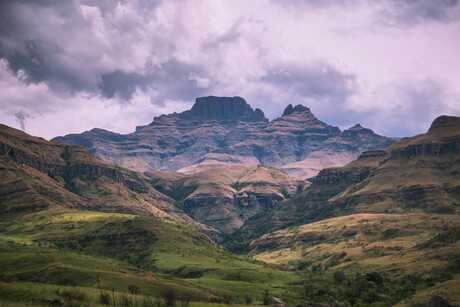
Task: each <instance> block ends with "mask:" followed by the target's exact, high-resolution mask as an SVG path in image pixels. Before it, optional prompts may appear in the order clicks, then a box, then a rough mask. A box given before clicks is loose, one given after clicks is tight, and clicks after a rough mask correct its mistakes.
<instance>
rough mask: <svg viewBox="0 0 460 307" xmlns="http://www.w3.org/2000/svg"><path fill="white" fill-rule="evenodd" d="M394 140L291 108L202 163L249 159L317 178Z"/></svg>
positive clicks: (298, 175)
mask: <svg viewBox="0 0 460 307" xmlns="http://www.w3.org/2000/svg"><path fill="white" fill-rule="evenodd" d="M394 142H395V140H394V139H391V138H387V137H382V136H379V135H377V134H375V133H374V132H373V131H372V130H371V129H366V128H363V127H361V126H360V125H356V126H354V127H352V128H350V129H349V130H345V131H343V132H342V131H340V129H339V128H337V127H333V126H330V125H328V124H326V123H324V122H322V121H320V120H318V119H317V118H316V117H315V116H314V115H313V114H312V112H311V110H310V109H309V108H307V107H305V106H302V105H297V106H295V107H293V106H292V105H288V106H287V108H286V109H285V110H284V112H283V116H281V117H280V118H277V119H275V120H273V121H271V122H270V123H269V124H268V125H267V126H266V127H264V128H262V129H261V130H259V131H254V132H252V133H250V134H248V135H247V137H246V139H245V140H244V141H242V142H240V143H237V144H235V145H232V146H228V147H223V148H220V149H216V150H214V151H213V152H212V153H210V154H208V155H206V156H205V157H204V158H203V159H201V160H200V161H199V163H200V164H201V165H206V164H210V165H212V164H218V163H221V164H222V163H223V162H222V161H225V159H227V161H232V163H234V164H237V163H238V162H235V161H238V159H239V160H240V162H239V163H240V164H245V163H246V161H247V160H249V158H255V159H257V162H258V163H260V164H264V165H270V166H274V167H278V168H281V169H282V170H283V171H285V172H287V173H288V174H291V175H293V176H296V177H300V178H309V177H314V176H315V175H316V174H317V173H318V172H319V171H320V170H321V169H323V168H325V167H331V166H341V165H344V164H346V163H348V162H351V161H352V160H353V159H355V158H357V157H358V156H359V154H360V153H361V152H362V151H364V150H369V149H378V148H382V149H383V148H385V147H387V146H389V145H391V144H392V143H394Z"/></svg>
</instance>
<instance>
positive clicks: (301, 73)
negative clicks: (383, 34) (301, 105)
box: [262, 61, 356, 102]
mask: <svg viewBox="0 0 460 307" xmlns="http://www.w3.org/2000/svg"><path fill="white" fill-rule="evenodd" d="M262 81H264V82H268V83H271V84H273V85H275V86H276V87H277V88H280V89H283V90H288V91H290V92H292V94H294V95H296V96H299V97H304V98H308V99H311V100H321V101H333V102H345V101H346V100H347V99H348V97H349V96H351V95H352V94H353V93H354V92H355V90H356V85H355V81H356V76H354V75H353V74H352V73H347V72H343V71H340V70H339V69H338V68H336V67H334V66H333V65H332V64H330V63H327V62H324V61H315V62H313V63H310V64H307V65H298V64H294V63H286V64H278V66H276V67H272V68H270V69H269V71H268V73H267V75H266V76H265V77H263V78H262Z"/></svg>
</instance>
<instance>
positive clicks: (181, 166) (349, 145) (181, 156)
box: [54, 96, 395, 178]
mask: <svg viewBox="0 0 460 307" xmlns="http://www.w3.org/2000/svg"><path fill="white" fill-rule="evenodd" d="M54 140H55V141H59V142H67V143H72V144H77V145H82V146H84V147H86V148H87V149H88V150H89V151H90V152H91V153H93V154H95V155H97V156H98V157H100V158H101V159H103V160H105V161H108V162H111V163H116V164H117V165H120V166H123V167H126V168H130V169H133V170H138V171H154V170H160V171H182V172H195V171H197V170H199V169H203V168H206V167H209V166H215V165H256V164H262V165H269V166H274V167H281V168H282V169H283V170H284V171H285V172H287V173H289V174H292V175H294V176H297V177H298V178H309V177H312V176H314V175H316V173H317V172H318V171H319V170H321V169H322V168H324V167H327V166H334V165H344V164H346V163H348V162H350V161H351V160H352V159H354V158H356V157H357V156H358V155H359V154H360V153H361V152H362V151H363V150H369V149H382V148H385V147H387V146H389V145H391V144H392V143H393V142H394V141H395V140H394V139H390V138H386V137H382V136H379V135H377V134H375V133H373V132H372V130H370V129H367V128H363V127H361V126H360V125H357V126H355V127H353V128H351V129H350V130H345V131H344V132H342V131H341V130H340V129H339V128H338V127H334V126H331V125H328V124H326V123H324V122H322V121H320V120H319V119H318V118H316V117H315V115H314V114H313V113H312V112H311V110H310V109H309V108H307V107H305V106H303V105H301V104H298V105H296V106H293V105H292V104H290V105H288V106H287V107H286V109H285V110H284V113H283V115H282V116H280V117H278V118H276V119H274V120H272V121H270V122H269V121H268V119H267V118H266V117H265V115H264V113H263V112H262V111H261V110H259V109H255V110H254V109H253V108H252V107H251V106H250V105H249V104H248V103H247V102H246V100H245V99H243V98H241V97H216V96H208V97H200V98H197V99H196V101H195V104H194V105H193V107H192V108H191V109H190V110H187V111H184V112H181V113H172V114H167V115H161V116H159V117H155V118H154V120H153V121H152V122H151V123H150V124H149V125H147V126H141V127H138V128H137V129H136V132H134V133H131V134H127V135H120V134H115V133H110V132H107V131H103V130H92V131H91V132H90V133H83V134H80V135H68V136H64V137H58V138H55V139H54Z"/></svg>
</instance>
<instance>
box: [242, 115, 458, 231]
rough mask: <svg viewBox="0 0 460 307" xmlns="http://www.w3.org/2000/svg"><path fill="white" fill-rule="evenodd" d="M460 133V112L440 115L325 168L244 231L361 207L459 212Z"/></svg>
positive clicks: (383, 210)
mask: <svg viewBox="0 0 460 307" xmlns="http://www.w3.org/2000/svg"><path fill="white" fill-rule="evenodd" d="M433 127H434V128H433ZM459 138H460V118H459V117H446V116H443V117H441V118H438V119H436V120H435V121H434V123H433V125H432V127H431V128H430V129H429V131H428V132H427V133H425V134H421V135H418V136H415V137H412V138H404V139H402V140H400V141H398V142H396V143H395V144H393V145H392V146H390V147H388V148H387V149H385V150H372V151H367V152H364V153H363V154H361V155H360V157H359V158H358V159H357V160H355V161H353V162H351V163H349V164H348V165H346V166H344V167H334V168H328V169H324V170H322V171H321V172H320V173H319V174H318V176H316V178H315V180H314V182H313V184H312V185H311V186H310V187H308V188H307V189H306V190H305V191H304V192H302V193H301V194H299V195H296V196H294V197H293V198H291V199H288V200H287V201H284V202H281V203H280V204H279V205H278V206H277V207H276V208H274V209H272V210H270V211H267V212H264V213H261V214H259V215H257V216H254V217H253V218H251V219H249V220H248V221H247V222H246V224H245V225H244V226H243V227H242V229H241V231H240V232H241V234H242V236H243V237H249V236H252V235H257V234H261V233H265V232H268V231H271V230H274V229H279V228H282V227H284V226H285V225H293V224H294V225H299V224H305V223H310V222H313V221H317V220H320V219H324V218H329V217H334V216H341V215H347V214H356V213H403V212H420V213H422V212H423V213H430V214H431V213H438V214H458V212H459V211H460V175H459V174H460V148H459V143H458V139H459Z"/></svg>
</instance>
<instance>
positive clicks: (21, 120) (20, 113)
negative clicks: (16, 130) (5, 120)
mask: <svg viewBox="0 0 460 307" xmlns="http://www.w3.org/2000/svg"><path fill="white" fill-rule="evenodd" d="M14 116H16V119H17V120H18V122H19V124H20V125H21V130H23V131H26V125H25V120H26V118H27V117H29V114H27V113H26V112H24V110H23V109H21V110H19V111H18V112H16V113H14Z"/></svg>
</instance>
